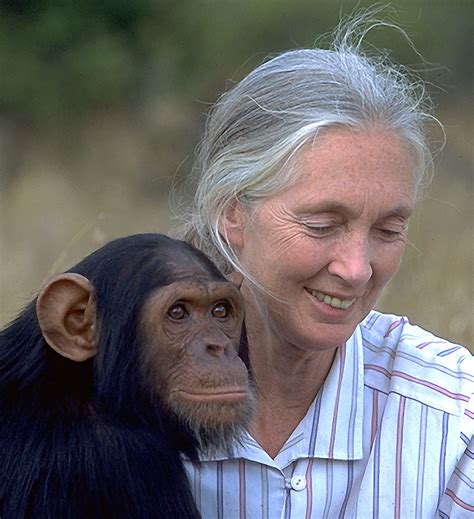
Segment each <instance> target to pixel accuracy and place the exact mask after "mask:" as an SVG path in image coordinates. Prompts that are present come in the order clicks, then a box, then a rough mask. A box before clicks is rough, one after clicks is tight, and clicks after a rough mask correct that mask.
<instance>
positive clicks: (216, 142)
mask: <svg viewBox="0 0 474 519" xmlns="http://www.w3.org/2000/svg"><path fill="white" fill-rule="evenodd" d="M361 22H362V24H361ZM380 25H388V26H389V27H394V26H393V25H392V24H390V23H386V22H380V21H379V22H372V21H371V20H369V19H368V18H367V17H366V16H363V15H362V16H361V17H354V18H352V20H350V21H349V22H343V24H342V25H341V26H340V27H339V28H338V29H337V30H336V33H335V37H334V43H333V44H332V45H331V46H330V48H329V49H319V48H315V49H301V50H292V51H288V52H284V53H282V54H280V55H278V56H276V57H274V58H273V59H270V60H269V61H266V62H264V63H263V64H262V65H260V66H259V67H257V68H256V69H255V70H253V71H252V72H250V74H248V75H247V77H245V78H244V79H243V80H242V81H240V82H239V83H238V84H236V85H235V86H234V88H232V89H231V90H229V91H228V92H226V93H224V94H223V95H222V96H221V97H220V98H219V99H218V101H217V102H216V103H215V105H214V106H213V108H212V109H211V110H210V112H209V115H208V119H207V124H206V128H205V133H204V138H203V140H202V142H201V145H200V147H199V149H198V153H197V157H196V161H195V164H194V167H193V175H194V176H195V182H196V192H195V196H194V199H193V201H192V203H191V204H189V206H188V207H186V208H185V211H183V212H181V214H180V220H181V221H182V224H181V225H180V226H178V227H177V234H178V236H179V237H180V238H181V239H184V240H186V241H189V242H190V243H192V244H193V245H194V246H196V247H197V248H199V249H201V250H203V251H204V252H205V253H206V254H207V255H208V256H209V257H211V258H212V259H213V261H215V262H216V264H217V265H218V266H219V267H220V268H221V269H222V270H223V271H224V272H229V271H230V270H238V271H241V272H244V273H245V271H244V269H243V268H242V266H241V265H240V264H239V261H238V259H237V257H236V255H235V253H234V252H233V251H232V249H231V248H230V247H229V245H228V244H227V243H226V240H225V236H224V237H223V236H221V234H220V232H219V223H220V221H221V218H222V216H223V214H224V212H225V210H226V209H227V208H228V206H229V204H230V203H231V202H232V201H235V200H237V201H239V202H240V203H241V204H243V205H245V206H246V207H247V208H248V209H249V210H251V209H252V208H254V207H256V205H257V204H258V202H259V201H261V200H263V199H265V198H266V197H268V196H270V195H272V194H274V193H276V192H278V191H279V190H281V189H282V188H284V187H287V186H288V185H289V183H290V182H292V181H294V179H295V176H296V174H295V171H294V168H292V165H293V159H294V158H295V157H296V155H297V152H298V151H299V150H300V149H301V148H302V147H303V146H304V145H305V144H306V143H308V142H312V141H314V140H315V139H317V136H318V134H320V132H321V131H323V130H325V129H328V128H331V127H334V126H343V127H347V128H353V129H355V130H364V129H367V130H369V129H374V128H375V129H382V130H385V129H386V130H391V131H394V132H395V133H396V134H397V135H398V136H399V137H400V138H401V139H402V140H403V141H404V142H405V143H406V145H407V146H408V149H409V150H410V151H411V152H412V153H413V156H414V159H415V164H416V179H415V189H416V190H417V192H418V191H419V188H420V187H421V186H422V185H423V184H424V183H425V181H426V180H427V178H428V177H429V176H430V174H431V165H432V155H431V152H430V147H429V143H428V140H427V137H426V133H425V131H426V130H425V128H426V127H427V123H429V122H431V121H432V120H435V119H434V117H433V116H432V115H431V114H430V105H429V100H428V98H427V96H426V93H425V87H424V83H423V82H421V81H419V80H414V79H413V78H412V77H411V75H410V74H409V73H408V72H407V71H405V70H404V69H403V68H402V67H401V66H396V65H394V64H392V63H391V62H390V61H389V60H388V59H387V57H386V56H384V55H378V56H369V55H367V54H366V53H364V52H363V51H362V49H361V42H362V39H363V38H364V36H365V34H366V33H367V32H368V31H369V30H370V29H371V28H373V27H374V26H380ZM362 26H365V27H366V28H365V29H361V27H362ZM395 28H396V29H398V30H400V31H401V32H402V33H403V34H404V32H403V31H402V30H401V29H399V28H398V27H396V26H395ZM407 38H408V37H407ZM356 39H357V41H355V40H356ZM408 41H409V40H408Z"/></svg>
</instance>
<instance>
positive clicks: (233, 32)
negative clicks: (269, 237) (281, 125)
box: [0, 0, 472, 118]
mask: <svg viewBox="0 0 474 519" xmlns="http://www.w3.org/2000/svg"><path fill="white" fill-rule="evenodd" d="M371 3H373V2H367V1H365V2H364V1H356V0H346V1H345V2H333V1H331V0H319V1H317V2H315V1H314V0H295V1H293V2H289V1H288V0H179V1H175V0H154V1H153V0H148V1H147V0H133V1H130V0H101V1H97V0H76V1H72V2H71V1H65V0H63V1H57V2H50V1H48V0H16V1H15V0H2V3H1V4H0V70H1V75H0V111H2V112H3V113H9V114H10V115H13V116H15V117H18V116H23V117H25V118H44V117H48V116H57V115H66V116H74V115H76V114H80V113H83V112H84V111H89V110H93V109H96V108H101V109H103V108H108V107H113V106H114V105H115V106H117V105H120V104H122V105H123V104H124V103H125V104H129V103H131V104H134V103H137V102H140V101H141V100H143V99H146V98H147V97H148V96H150V95H157V94H159V93H161V92H163V91H173V92H183V93H184V92H185V93H191V95H195V96H199V95H201V94H202V93H203V92H204V93H205V92H206V91H207V90H213V88H215V85H216V84H218V85H219V86H220V87H221V86H222V84H223V83H224V81H225V80H226V79H227V78H228V77H229V76H232V75H233V73H234V72H235V71H236V70H237V71H238V73H242V74H243V73H245V72H246V71H247V70H248V69H249V68H250V67H251V66H253V65H255V63H256V62H259V61H261V60H262V59H263V58H264V57H265V56H266V55H267V54H269V53H271V52H275V51H278V50H281V49H284V48H290V47H300V46H311V45H313V42H314V40H315V39H316V38H317V37H318V35H319V34H321V33H322V32H327V31H328V30H330V29H331V28H332V27H334V26H335V25H336V23H337V21H338V19H339V16H340V13H343V14H344V13H346V14H347V13H349V12H351V11H352V10H353V9H354V7H356V6H362V7H363V6H368V5H370V4H371ZM394 9H395V10H396V11H398V12H399V13H400V22H401V23H402V25H404V26H406V28H407V31H408V33H409V34H411V35H412V36H413V39H414V43H415V45H416V47H417V48H418V49H419V50H420V51H421V53H422V54H423V55H424V56H426V57H427V58H428V60H429V61H434V60H435V61H436V62H439V63H442V64H443V65H444V66H445V67H447V68H445V69H440V70H439V71H438V72H437V73H435V74H434V75H433V78H432V80H433V81H435V82H438V80H439V81H440V82H441V83H447V84H450V83H451V84H452V83H453V77H451V78H450V80H447V81H445V80H444V76H445V75H446V74H449V75H451V76H454V81H462V80H465V79H467V78H468V77H469V74H470V73H471V70H470V69H469V68H468V65H466V64H468V63H470V61H469V59H470V57H469V54H470V44H471V43H470V42H471V35H470V24H469V19H470V15H471V14H472V12H471V11H472V3H471V1H470V0H456V1H453V2H447V1H445V0H399V1H398V2H396V3H395V5H394ZM405 22H406V23H405ZM377 38H379V43H381V44H382V46H383V45H385V44H386V45H387V47H390V48H392V49H394V51H395V57H396V58H397V59H398V60H400V61H402V62H406V63H413V62H415V61H417V60H418V61H419V58H418V57H417V56H416V54H415V53H414V52H413V50H412V49H411V48H410V46H409V45H407V42H406V41H404V40H403V38H402V37H400V38H398V37H394V34H390V35H389V36H388V37H387V36H386V37H385V38H386V41H384V40H383V39H380V35H378V34H375V35H374V42H376V43H377ZM382 38H383V37H382ZM387 38H388V40H387ZM248 59H250V61H252V62H247V61H246V60H248ZM242 64H244V65H242Z"/></svg>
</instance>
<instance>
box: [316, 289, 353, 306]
mask: <svg viewBox="0 0 474 519" xmlns="http://www.w3.org/2000/svg"><path fill="white" fill-rule="evenodd" d="M306 291H307V292H308V293H309V294H311V295H312V296H313V297H315V298H316V299H317V300H318V301H319V302H320V303H324V304H325V305H328V306H331V307H332V308H338V309H340V310H346V309H347V308H349V307H350V306H351V305H352V304H353V303H354V302H355V300H356V299H357V298H354V299H339V298H338V297H331V296H329V295H328V294H324V293H323V292H319V291H318V290H311V288H306Z"/></svg>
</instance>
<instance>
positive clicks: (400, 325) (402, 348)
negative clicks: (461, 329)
mask: <svg viewBox="0 0 474 519" xmlns="http://www.w3.org/2000/svg"><path fill="white" fill-rule="evenodd" d="M359 330H360V334H361V339H362V346H363V351H364V370H365V380H366V383H367V384H369V385H376V386H377V388H379V389H380V390H382V391H384V392H387V393H389V392H392V391H395V392H398V393H400V394H401V395H404V396H407V397H409V398H415V399H417V400H418V401H420V402H424V403H426V404H427V405H430V406H434V407H438V408H440V409H442V410H444V411H446V412H450V413H454V414H459V413H460V414H463V413H464V412H465V409H466V406H470V405H472V399H473V396H472V394H473V392H474V357H473V356H472V354H471V353H470V352H469V350H468V349H467V348H465V347H464V346H462V345H460V344H455V343H453V342H450V341H447V340H446V339H442V338H441V337H438V336H436V335H434V334H433V333H431V332H428V331H427V330H424V329H423V328H421V327H419V326H416V325H414V324H411V323H410V322H409V320H408V318H407V317H402V316H396V315H391V314H383V313H380V312H377V311H372V312H370V314H369V315H368V316H367V317H366V319H365V320H364V321H363V322H362V323H361V324H360V327H359Z"/></svg>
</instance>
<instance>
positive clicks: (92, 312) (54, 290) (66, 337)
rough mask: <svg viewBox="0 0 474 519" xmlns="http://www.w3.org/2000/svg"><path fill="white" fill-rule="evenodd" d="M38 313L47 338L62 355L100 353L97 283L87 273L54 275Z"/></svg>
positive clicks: (83, 357)
mask: <svg viewBox="0 0 474 519" xmlns="http://www.w3.org/2000/svg"><path fill="white" fill-rule="evenodd" d="M36 315H37V316H38V322H39V325H40V328H41V332H42V333H43V336H44V338H45V340H46V342H47V343H48V344H49V345H50V346H51V348H53V349H54V350H55V351H57V352H58V353H59V354H60V355H62V356H63V357H67V358H68V359H71V360H74V361H76V362H83V361H85V360H87V359H90V358H91V357H93V356H94V355H95V354H96V353H97V346H98V329H97V328H98V327H97V310H96V303H95V294H94V286H93V285H92V283H91V282H90V281H89V280H88V279H87V278H85V277H84V276H81V275H80V274H74V273H66V274H60V275H59V276H56V277H55V278H53V279H52V280H51V281H50V282H49V283H48V284H47V285H46V286H45V287H44V288H43V289H42V290H41V292H40V294H39V296H38V299H37V301H36Z"/></svg>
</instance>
